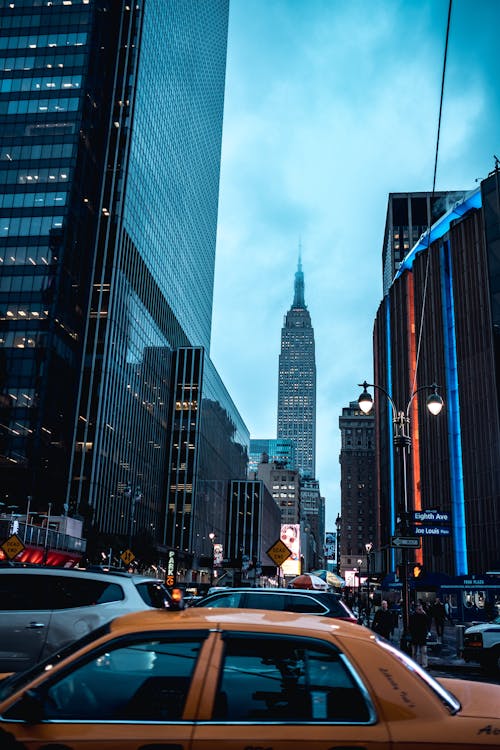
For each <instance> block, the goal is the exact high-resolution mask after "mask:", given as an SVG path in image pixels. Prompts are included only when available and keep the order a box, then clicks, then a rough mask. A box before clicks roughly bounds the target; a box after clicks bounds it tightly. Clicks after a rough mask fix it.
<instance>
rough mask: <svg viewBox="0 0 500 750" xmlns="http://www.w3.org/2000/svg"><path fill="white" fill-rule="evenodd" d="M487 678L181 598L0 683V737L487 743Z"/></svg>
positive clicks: (171, 742)
mask: <svg viewBox="0 0 500 750" xmlns="http://www.w3.org/2000/svg"><path fill="white" fill-rule="evenodd" d="M499 705H500V686H499V685H487V684H482V683H479V682H470V681H467V680H452V679H442V680H440V681H439V682H437V681H436V680H434V679H433V678H432V677H431V675H429V674H428V673H427V672H426V671H425V670H424V669H422V668H421V667H419V666H418V665H417V664H416V663H415V662H413V661H412V659H410V657H409V656H408V655H406V654H405V653H403V652H402V651H400V650H399V649H397V648H395V647H394V646H392V645H391V644H390V643H388V642H387V641H384V640H383V639H379V638H378V637H377V636H376V635H374V634H373V633H372V632H371V631H369V630H367V629H366V628H360V627H359V626H358V625H355V624H352V623H348V622H343V621H341V620H335V621H332V620H331V619H328V618H324V617H310V616H309V615H297V614H293V613H284V612H273V611H266V612H264V611H261V612H257V611H255V610H253V611H250V610H244V611H243V610H237V609H217V610H215V609H203V608H193V607H191V608H189V609H187V610H185V611H183V612H178V613H176V612H174V613H172V614H169V615H167V614H166V613H165V612H160V611H156V612H152V611H149V612H141V613H135V614H131V615H126V616H124V617H120V618H117V619H116V620H114V621H113V622H111V623H110V624H109V625H106V626H103V628H102V629H101V633H100V635H99V637H94V639H93V640H90V637H87V642H84V643H83V644H78V645H77V646H72V647H70V648H68V649H67V650H66V651H65V652H62V653H60V654H58V655H55V656H53V657H52V658H51V659H50V660H48V661H46V662H45V663H43V664H40V665H37V666H36V667H34V668H33V669H32V670H31V671H29V672H25V673H22V674H15V675H13V676H11V677H9V678H7V679H5V680H4V681H3V682H2V683H1V684H0V731H2V730H3V732H4V734H5V736H4V738H3V739H4V744H2V745H1V746H2V748H5V747H7V737H8V735H9V734H10V735H13V737H12V738H11V740H12V743H14V742H17V743H19V744H17V745H16V748H19V750H21V748H27V749H28V750H35V748H40V747H42V745H43V747H47V748H48V747H49V746H50V747H56V746H57V747H60V748H69V747H71V748H73V750H77V749H78V748H80V747H81V748H82V749H83V748H84V747H85V748H91V747H95V748H99V750H100V749H101V748H104V747H109V748H111V747H113V748H118V747H119V748H120V750H139V748H145V747H148V748H166V747H170V748H174V747H176V748H185V750H198V749H199V750H225V749H227V750H232V749H234V748H243V747H247V748H248V747H252V748H269V747H272V748H275V750H288V748H291V747H293V748H294V750H306V749H307V750H313V749H314V748H318V749H319V748H334V747H335V748H340V747H343V748H346V747H350V748H354V747H356V748H361V747H363V748H372V749H373V750H375V749H376V748H380V749H382V748H385V749H386V750H389V749H390V748H398V750H405V748H412V750H417V749H418V748H422V750H429V748H433V749H434V748H439V747H441V746H443V748H444V747H446V748H448V749H449V750H451V748H454V750H459V749H461V750H472V748H474V750H477V748H479V747H489V748H491V747H492V746H493V745H498V743H497V742H496V741H495V739H494V737H493V733H494V732H495V730H496V728H498V716H499V714H498V706H499Z"/></svg>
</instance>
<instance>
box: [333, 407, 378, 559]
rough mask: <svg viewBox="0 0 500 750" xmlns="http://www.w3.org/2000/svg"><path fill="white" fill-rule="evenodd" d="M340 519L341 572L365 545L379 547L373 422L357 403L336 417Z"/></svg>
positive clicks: (345, 408)
mask: <svg viewBox="0 0 500 750" xmlns="http://www.w3.org/2000/svg"><path fill="white" fill-rule="evenodd" d="M339 427H340V435H341V449H340V457H339V460H340V519H338V521H339V525H338V529H337V541H338V545H339V547H338V558H339V564H340V569H341V571H346V570H349V569H351V570H352V568H353V567H354V566H355V565H356V563H357V560H358V559H359V558H361V559H363V560H364V558H365V556H366V547H365V545H366V544H367V543H369V542H371V543H372V544H373V545H374V547H377V548H379V547H380V545H379V544H378V543H377V542H378V533H377V532H378V528H377V527H378V514H377V484H376V471H375V468H376V467H375V420H374V417H373V416H371V415H367V414H363V412H362V411H361V409H360V408H359V405H358V402H357V401H351V402H350V404H349V406H346V407H344V408H343V409H342V416H341V417H339Z"/></svg>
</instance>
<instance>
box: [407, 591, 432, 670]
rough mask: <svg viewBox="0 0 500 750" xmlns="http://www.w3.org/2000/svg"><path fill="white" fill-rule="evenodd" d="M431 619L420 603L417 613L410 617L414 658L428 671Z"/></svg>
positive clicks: (416, 608) (416, 609)
mask: <svg viewBox="0 0 500 750" xmlns="http://www.w3.org/2000/svg"><path fill="white" fill-rule="evenodd" d="M429 624H430V621H429V617H428V616H427V615H426V613H425V611H424V608H423V606H422V604H421V603H420V602H419V603H418V604H417V606H416V607H415V611H414V612H412V613H411V615H410V638H411V654H412V657H413V658H414V659H415V661H416V662H418V663H419V664H420V665H421V666H422V667H424V669H427V633H428V632H429Z"/></svg>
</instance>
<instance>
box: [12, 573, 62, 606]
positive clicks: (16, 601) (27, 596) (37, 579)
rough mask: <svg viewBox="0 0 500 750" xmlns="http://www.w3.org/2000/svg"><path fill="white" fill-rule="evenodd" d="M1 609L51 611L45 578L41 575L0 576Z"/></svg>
mask: <svg viewBox="0 0 500 750" xmlns="http://www.w3.org/2000/svg"><path fill="white" fill-rule="evenodd" d="M0 609H2V610H9V611H11V612H12V611H16V610H17V611H27V610H49V609H50V604H49V603H48V601H47V590H46V586H45V577H44V576H40V575H30V574H29V573H27V574H26V575H24V574H23V575H15V574H9V573H2V574H1V575H0Z"/></svg>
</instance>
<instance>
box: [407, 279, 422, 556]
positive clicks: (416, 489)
mask: <svg viewBox="0 0 500 750" xmlns="http://www.w3.org/2000/svg"><path fill="white" fill-rule="evenodd" d="M406 299H407V300H408V315H407V320H408V360H409V373H408V374H409V376H410V387H409V393H410V395H411V394H412V393H413V390H414V388H413V384H415V389H416V388H417V380H416V377H415V373H416V369H417V346H416V339H417V336H416V330H415V290H414V284H413V274H412V273H409V274H408V275H407V277H406ZM409 417H410V429H411V431H412V442H411V456H412V461H411V467H412V474H411V481H412V499H413V503H412V510H414V511H415V510H422V495H421V493H420V436H419V431H418V400H417V399H416V398H414V399H413V401H412V402H411V406H410V414H409ZM415 561H416V562H418V563H420V564H422V562H423V554H422V549H417V550H415Z"/></svg>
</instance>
